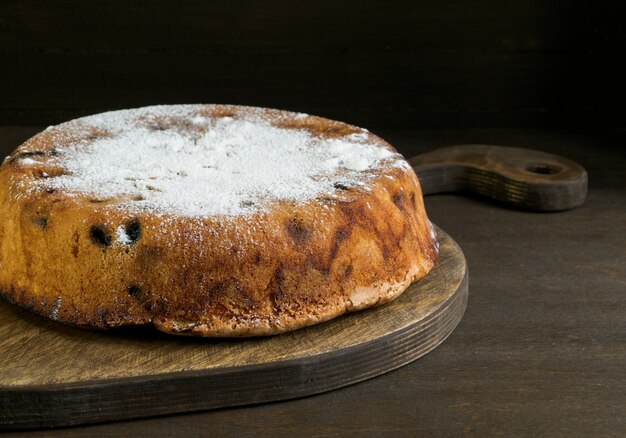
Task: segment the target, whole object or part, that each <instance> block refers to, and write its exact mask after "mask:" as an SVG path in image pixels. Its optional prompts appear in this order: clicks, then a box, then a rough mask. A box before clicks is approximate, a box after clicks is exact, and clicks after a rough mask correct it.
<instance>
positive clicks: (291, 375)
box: [0, 229, 468, 428]
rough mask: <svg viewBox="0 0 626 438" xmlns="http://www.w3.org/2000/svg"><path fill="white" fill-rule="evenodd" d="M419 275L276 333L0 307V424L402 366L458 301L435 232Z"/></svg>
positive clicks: (144, 409) (452, 251)
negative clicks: (98, 328)
mask: <svg viewBox="0 0 626 438" xmlns="http://www.w3.org/2000/svg"><path fill="white" fill-rule="evenodd" d="M438 236H439V240H440V244H441V252H440V258H439V260H438V262H437V264H436V266H435V268H433V270H432V271H431V272H430V273H429V275H428V276H427V277H425V278H424V279H422V280H420V281H418V282H415V283H413V284H412V285H411V286H410V287H409V288H408V289H407V290H406V291H405V292H404V293H403V294H402V295H401V296H400V297H399V298H398V299H396V300H395V301H393V302H392V303H390V304H389V305H385V306H380V307H378V308H375V309H373V310H372V311H365V312H359V313H357V314H353V315H348V316H345V317H341V318H338V319H335V320H332V321H330V322H328V323H324V324H320V325H317V326H312V327H309V328H305V329H301V330H297V331H295V332H291V333H287V334H284V335H280V336H274V337H269V338H257V339H246V340H209V339H196V338H183V337H172V336H167V335H164V334H161V333H156V332H154V331H150V330H145V329H142V330H135V329H123V330H119V331H114V332H111V333H99V332H87V331H81V330H78V329H74V328H71V327H67V326H62V325H60V324H57V323H54V322H51V321H47V320H44V319H42V318H40V317H37V316H36V315H33V314H31V313H29V312H26V311H24V310H22V309H19V308H17V307H15V306H12V305H9V304H7V303H4V302H3V303H1V304H0V321H1V322H0V369H2V370H3V372H2V374H1V375H0V426H1V427H4V428H25V427H50V426H62V425H73V424H82V423H90V422H101V421H107V420H119V419H126V418H136V417H142V416H150V415H158V414H167V413H176V412H188V411H197V410H202V409H212V408H220V407H225V406H233V405H241V404H249V403H260V402H267V401H274V400H282V399H286V398H293V397H299V396H304V395H310V394H315V393H319V392H324V391H328V390H330V389H334V388H337V387H341V386H345V385H349V384H351V383H355V382H359V381H362V380H364V379H368V378H371V377H374V376H377V375H380V374H383V373H386V372H388V371H390V370H392V369H396V368H398V367H400V366H402V365H405V364H407V363H409V362H411V361H413V360H415V359H417V358H418V357H421V356H423V355H424V354H426V353H427V352H429V351H430V350H432V349H433V348H435V347H436V346H437V345H439V344H440V343H441V342H442V341H443V340H444V339H445V338H446V337H447V336H448V335H449V334H450V333H451V332H452V330H453V329H454V327H456V325H457V324H458V322H459V321H460V319H461V317H462V315H463V312H464V311H465V306H466V303H467V291H468V287H467V284H468V283H467V281H468V280H467V267H466V264H465V258H464V257H463V253H462V251H461V249H460V248H459V247H458V245H457V244H456V243H455V242H454V241H453V240H452V238H450V236H448V235H447V234H445V233H444V232H443V231H441V230H440V229H438Z"/></svg>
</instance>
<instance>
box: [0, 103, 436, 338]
mask: <svg viewBox="0 0 626 438" xmlns="http://www.w3.org/2000/svg"><path fill="white" fill-rule="evenodd" d="M203 111H205V112H207V113H208V114H209V115H210V116H212V117H217V116H219V115H220V114H222V113H224V115H229V116H235V117H236V116H237V111H242V109H241V108H239V107H226V106H208V105H207V106H205V107H203ZM272 111H273V110H272ZM272 111H268V114H270V115H272V114H274V113H273V112H272ZM275 114H278V115H279V116H276V120H277V124H281V125H282V126H288V127H291V128H294V127H297V128H301V129H308V130H311V131H312V132H315V133H317V134H320V135H328V136H332V135H345V134H346V133H350V132H351V130H354V129H357V128H354V127H351V126H349V125H345V124H342V123H339V122H334V121H329V120H326V119H322V118H318V117H308V118H306V119H304V120H300V119H295V118H293V117H289V114H290V113H285V112H275ZM178 123H183V121H179V122H178ZM52 135H54V136H55V137H54V141H52V140H51V136H52ZM75 135H76V133H74V132H71V130H68V132H64V133H62V135H61V134H59V132H58V131H56V132H54V133H50V132H48V131H45V132H43V133H42V134H39V135H38V136H36V137H34V138H33V139H31V140H29V141H28V142H27V143H26V144H25V145H23V146H21V147H20V148H18V149H17V150H16V151H15V152H14V153H13V154H12V155H11V157H9V158H8V159H7V160H5V163H4V164H3V165H2V167H1V168H0V206H1V208H0V290H1V291H2V293H3V295H4V296H5V297H6V298H8V299H9V300H10V301H13V302H16V303H18V304H20V305H22V306H25V307H28V308H30V309H32V310H33V311H35V312H37V313H40V314H42V315H45V316H48V317H50V318H52V319H55V320H57V321H61V322H65V323H68V324H73V325H76V326H79V327H85V328H96V329H106V328H110V327H117V326H123V325H131V324H150V323H151V324H153V325H154V326H155V327H156V328H158V329H159V330H163V331H166V332H170V333H176V334H192V335H200V336H254V335H270V334H275V333H280V332H284V331H288V330H292V329H296V328H299V327H303V326H306V325H310V324H314V323H317V322H321V321H325V320H328V319H330V318H333V317H335V316H338V315H341V314H343V313H346V312H350V311H355V310H360V309H363V308H367V307H370V306H373V305H377V304H382V303H384V302H387V301H389V300H391V299H393V298H395V297H396V296H397V295H399V294H400V293H401V292H402V291H403V290H404V289H405V288H406V287H407V286H408V285H409V284H410V283H411V282H412V281H414V280H416V279H418V278H421V277H423V276H424V275H426V274H427V273H428V271H429V270H430V269H431V267H432V266H433V264H434V262H435V259H436V256H437V242H436V238H435V236H434V234H433V231H432V227H431V224H430V222H429V221H428V219H427V217H426V213H425V210H424V205H423V200H422V193H421V190H420V187H419V183H418V180H417V177H416V176H415V173H414V172H413V171H412V170H410V168H407V167H398V166H396V167H389V168H387V169H385V173H386V175H385V174H382V173H381V174H380V175H377V176H375V177H374V178H373V179H372V180H371V181H370V183H369V184H368V186H369V190H366V189H365V188H363V187H358V186H355V187H340V188H338V189H337V192H336V193H335V194H334V196H333V197H324V196H321V197H318V198H317V199H314V200H311V201H307V202H304V203H296V202H291V201H289V202H288V201H281V202H276V203H274V204H272V205H271V206H270V208H267V209H263V210H262V211H259V212H257V213H254V214H251V215H245V216H241V217H234V218H229V219H228V220H225V219H224V218H220V217H206V218H199V217H185V216H177V215H173V214H172V215H163V214H155V213H151V212H148V211H139V212H133V213H130V212H128V211H125V210H124V209H120V208H118V207H116V206H115V204H116V203H118V202H119V201H120V199H119V197H117V198H116V197H114V198H111V199H94V198H93V197H92V196H89V195H85V194H73V196H68V193H66V192H65V191H64V190H62V189H46V188H42V187H39V186H37V187H39V188H37V189H33V182H34V181H37V180H38V179H41V178H54V176H55V175H59V174H62V173H63V172H64V169H62V168H51V167H50V166H49V165H47V164H46V163H45V160H43V161H42V163H41V164H38V165H36V166H34V167H33V166H22V165H21V164H20V159H23V157H24V154H33V153H35V154H39V155H41V157H45V156H46V155H49V154H53V153H54V148H55V147H61V146H63V138H66V139H71V138H74V137H73V136H75ZM81 135H84V134H81ZM90 135H93V136H94V138H97V137H98V136H103V135H106V132H92V133H91V134H90ZM371 138H372V139H375V140H376V141H377V142H378V143H379V144H380V145H382V146H384V147H387V148H390V149H392V148H391V146H389V145H388V144H387V143H385V142H384V141H383V140H381V139H378V138H377V137H375V136H373V135H372V136H371ZM66 141H69V140H66ZM20 157H21V158H20ZM120 226H121V227H124V229H125V230H126V231H127V234H128V235H129V236H131V237H132V239H131V242H130V244H127V245H121V244H119V243H118V242H116V241H115V239H114V233H115V230H116V229H117V228H118V227H120Z"/></svg>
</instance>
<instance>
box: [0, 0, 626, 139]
mask: <svg viewBox="0 0 626 438" xmlns="http://www.w3.org/2000/svg"><path fill="white" fill-rule="evenodd" d="M579 3H582V2H563V1H555V0H527V1H515V0H480V1H471V0H455V1H440V0H425V1H392V2H384V1H368V0H359V1H343V2H342V1H337V0H335V1H328V0H322V1H317V2H293V1H284V0H283V1H272V2H258V1H253V0H238V1H237V0H228V1H200V0H183V1H170V0H141V1H125V0H100V1H79V0H74V1H70V0H65V1H55V2H45V1H41V0H26V1H17V0H14V1H3V2H2V3H1V6H0V84H1V85H0V124H5V125H6V124H12V125H46V124H51V123H58V122H61V121H64V120H67V119H70V118H74V117H77V116H81V115H85V114H89V113H94V112H100V111H103V110H110V109H118V108H128V107H135V106H142V105H148V104H158V103H196V102H198V103H235V104H245V105H256V106H267V107H277V108H282V109H290V110H298V111H304V112H308V113H312V114H317V115H322V116H326V117H330V118H336V119H340V120H343V121H347V122H350V123H353V124H357V125H361V126H365V127H371V128H377V127H389V128H405V127H409V128H473V127H491V128H493V127H573V126H576V127H581V126H582V127H598V126H600V127H606V126H610V127H614V126H623V124H624V114H625V113H624V109H623V101H624V97H625V96H626V85H624V77H625V74H624V73H625V70H624V69H623V68H621V65H620V64H621V61H622V60H623V59H624V57H625V56H624V55H626V31H625V30H624V29H625V26H624V17H625V14H624V10H625V9H626V8H624V7H623V6H621V4H622V3H623V2H620V1H614V2H610V1H609V2H602V1H589V2H584V4H579Z"/></svg>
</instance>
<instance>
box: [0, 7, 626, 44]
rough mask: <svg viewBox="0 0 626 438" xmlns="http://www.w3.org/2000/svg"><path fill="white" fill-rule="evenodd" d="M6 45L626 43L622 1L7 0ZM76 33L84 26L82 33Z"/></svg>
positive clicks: (1, 39)
mask: <svg viewBox="0 0 626 438" xmlns="http://www.w3.org/2000/svg"><path fill="white" fill-rule="evenodd" d="M2 11H3V13H2V15H0V28H3V29H5V31H4V32H2V33H0V47H2V48H4V49H5V50H19V51H22V50H89V51H111V50H117V51H138V50H139V51H145V50H175V51H179V50H183V51H190V50H193V51H195V50H206V49H210V48H226V49H233V48H235V49H236V48H239V49H246V50H249V49H293V50H297V51H301V50H320V49H340V48H367V47H369V48H372V47H378V48H387V49H393V48H407V47H408V48H417V49H420V48H422V49H423V48H427V49H451V48H465V49H467V48H470V49H471V48H480V49H498V50H556V49H567V48H572V47H576V48H580V49H593V50H598V49H601V48H616V47H622V48H623V47H624V44H625V42H626V41H625V39H624V35H623V34H622V33H621V32H619V31H618V29H619V22H618V21H615V22H613V19H614V18H615V15H618V13H619V11H620V6H619V2H612V3H608V2H602V3H600V2H596V3H591V4H587V5H584V6H582V5H580V6H577V5H575V4H572V5H568V7H567V8H563V7H562V4H561V3H559V2H557V1H554V0H553V1H539V0H533V1H527V2H519V1H513V0H508V1H497V0H485V1H482V2H480V3H477V2H475V1H470V0H457V1H454V2H445V3H442V2H438V1H436V0H427V1H422V2H419V3H416V2H412V1H408V0H404V1H394V2H387V3H381V2H378V1H345V2H333V1H329V0H323V1H319V2H305V3H300V4H298V5H297V7H295V6H294V5H293V3H292V2H289V1H286V0H280V1H274V2H272V3H271V4H264V3H259V2H254V1H251V0H239V1H212V2H203V1H198V0H185V1H177V2H172V1H168V0H156V1H147V0H141V1H134V2H124V1H121V0H114V1H91V2H81V1H78V0H64V1H57V2H55V4H54V6H52V5H50V3H49V2H45V1H41V0H27V1H16V0H14V1H7V2H3V5H2ZM77 36H80V37H79V38H77Z"/></svg>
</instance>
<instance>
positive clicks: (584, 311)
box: [0, 127, 626, 437]
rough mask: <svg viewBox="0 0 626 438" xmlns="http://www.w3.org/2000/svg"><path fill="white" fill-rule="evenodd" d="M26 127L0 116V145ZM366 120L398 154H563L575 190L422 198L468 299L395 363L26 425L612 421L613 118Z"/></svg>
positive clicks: (620, 168) (616, 133)
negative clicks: (557, 199) (344, 375)
mask: <svg viewBox="0 0 626 438" xmlns="http://www.w3.org/2000/svg"><path fill="white" fill-rule="evenodd" d="M38 130H39V128H37V127H2V128H0V151H2V152H3V153H8V151H9V150H11V149H13V148H14V147H15V146H17V145H18V144H19V143H20V142H21V141H23V140H24V139H26V138H27V137H29V136H30V135H32V134H34V133H36V132H37V131H38ZM372 130H373V131H374V132H376V133H377V134H379V135H381V136H383V137H384V138H386V139H388V140H389V141H390V142H391V143H392V144H394V145H395V146H396V147H397V148H398V149H399V150H400V151H401V152H403V153H404V154H405V155H406V156H407V157H408V156H410V155H412V154H416V153H419V152H424V151H427V150H430V149H432V148H434V147H437V146H445V145H450V144H460V143H490V144H500V145H510V146H519V147H530V148H535V149H541V150H545V151H548V152H552V153H556V154H561V155H565V156H567V157H568V158H571V159H573V160H575V161H577V162H579V163H580V164H582V165H583V166H585V167H586V168H587V170H588V172H589V181H590V190H589V197H588V200H587V203H586V204H585V205H584V206H583V207H581V208H578V209H576V210H573V211H569V212H564V213H551V214H541V213H528V212H523V211H515V210H510V209H506V208H503V207H501V206H497V205H493V204H489V203H486V202H483V201H482V200H479V199H475V198H465V197H461V196H457V195H437V196H432V197H429V198H427V201H426V206H427V212H428V214H429V216H430V218H431V220H432V221H433V222H435V223H436V224H438V225H439V226H440V227H442V228H443V229H444V230H446V231H447V232H448V233H449V234H450V235H451V236H453V237H454V239H455V240H456V241H457V242H458V243H459V244H460V245H461V247H462V248H463V250H464V251H465V255H466V257H467V261H468V264H469V272H470V300H469V304H468V307H467V312H466V314H465V317H464V319H463V320H462V321H461V323H460V324H459V326H458V327H457V329H456V331H455V332H454V333H453V334H452V335H451V336H450V337H449V338H448V339H447V341H445V342H444V343H443V344H442V345H441V346H440V347H438V348H437V349H436V350H435V351H433V352H431V353H430V354H428V355H427V356H425V357H423V358H422V359H419V360H418V361H416V362H413V363H412V364H410V365H408V366H405V367H403V368H401V369H399V370H397V371H393V372H391V373H389V374H387V375H384V376H381V377H378V378H375V379H373V380H369V381H366V382H363V383H359V384H357V385H353V386H350V387H346V388H343V389H339V390H335V391H332V392H329V393H325V394H321V395H317V396H313V397H308V398H303V399H298V400H291V401H286V402H277V403H270V404H265V405H259V406H249V407H241V408H233V409H221V410H217V411H210V412H202V413H194V414H186V415H177V416H169V417H162V418H151V419H144V420H137V421H125V422H118V423H109V424H100V425H92V426H86V427H76V428H66V429H58V430H51V431H48V430H46V431H38V432H35V433H32V432H27V434H28V436H74V437H78V436H90V437H91V436H99V437H109V436H110V437H117V436H120V434H127V435H133V436H160V435H161V434H164V433H167V434H168V435H169V436H201V435H203V436H213V437H219V436H251V435H254V436H271V437H277V436H294V435H301V436H359V437H360V436H391V435H393V436H418V435H427V436H428V435H437V436H493V435H503V436H563V437H565V436H567V437H571V436H624V435H626V152H625V148H626V131H623V130H604V131H598V130H596V131H563V130H559V131H555V130H528V129H525V130H513V129H499V130H493V129H492V130H488V129H485V130H477V129H472V130H428V131H426V130H419V131H412V130H404V131H397V130H395V131H391V130H389V131H388V130H384V129H372ZM210 396H211V395H210V394H207V397H210ZM15 435H16V436H21V435H22V434H21V433H15Z"/></svg>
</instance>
